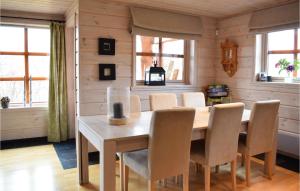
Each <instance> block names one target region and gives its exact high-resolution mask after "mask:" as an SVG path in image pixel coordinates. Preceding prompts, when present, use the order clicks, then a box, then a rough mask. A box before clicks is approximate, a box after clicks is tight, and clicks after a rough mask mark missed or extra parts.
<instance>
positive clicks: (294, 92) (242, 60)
mask: <svg viewBox="0 0 300 191" xmlns="http://www.w3.org/2000/svg"><path fill="white" fill-rule="evenodd" d="M249 19H250V15H249V14H245V15H241V16H237V17H233V18H228V19H224V20H220V21H219V22H218V37H217V62H216V65H215V69H216V82H218V83H225V84H228V85H229V87H230V89H231V91H232V97H233V100H234V101H242V102H244V103H245V104H246V106H247V108H251V106H252V104H253V102H255V101H257V100H268V99H279V100H280V101H281V105H280V110H279V116H280V122H279V124H280V127H279V129H280V131H284V132H288V133H292V134H294V135H296V136H298V137H299V130H300V127H299V125H300V123H299V116H300V114H299V111H300V109H299V105H300V103H299V95H300V85H299V84H280V83H259V82H255V81H254V80H253V76H254V69H255V68H254V67H255V61H254V57H255V35H254V34H249V33H248V22H249ZM226 38H228V39H229V40H232V41H234V42H236V43H237V44H238V45H239V48H238V71H237V73H236V74H235V75H234V76H233V77H232V78H229V77H228V76H227V75H226V73H225V72H224V71H223V68H222V66H221V62H220V60H221V48H220V43H221V42H223V41H224V40H225V39H226Z"/></svg>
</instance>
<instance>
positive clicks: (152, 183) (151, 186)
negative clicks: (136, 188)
mask: <svg viewBox="0 0 300 191" xmlns="http://www.w3.org/2000/svg"><path fill="white" fill-rule="evenodd" d="M148 191H155V181H153V180H148Z"/></svg>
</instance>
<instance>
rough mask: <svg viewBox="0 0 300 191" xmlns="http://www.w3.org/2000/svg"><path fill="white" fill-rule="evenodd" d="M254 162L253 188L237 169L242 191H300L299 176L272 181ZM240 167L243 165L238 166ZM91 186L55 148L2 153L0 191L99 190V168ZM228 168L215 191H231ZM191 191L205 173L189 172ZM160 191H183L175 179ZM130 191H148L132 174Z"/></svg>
mask: <svg viewBox="0 0 300 191" xmlns="http://www.w3.org/2000/svg"><path fill="white" fill-rule="evenodd" d="M258 162H259V161H257V160H256V161H253V162H252V166H253V169H252V176H251V178H252V182H253V183H252V186H251V187H250V188H247V187H246V186H245V182H244V181H243V179H244V175H243V174H244V170H243V168H242V167H239V169H238V180H237V183H238V189H237V190H239V191H241V190H243V191H299V174H298V173H295V172H291V171H288V170H285V169H283V168H280V167H277V168H276V174H275V175H274V177H273V179H272V180H268V179H267V178H265V177H263V173H262V170H263V166H262V165H261V164H259V163H258ZM238 166H240V165H238ZM89 168H90V184H87V185H85V186H80V185H78V180H77V176H78V173H77V169H76V168H74V169H69V170H63V168H62V167H61V164H60V162H59V159H58V157H57V155H56V153H55V150H54V148H53V146H52V145H46V146H36V147H28V148H21V149H9V150H1V151H0V191H54V190H55V191H58V190H63V191H65V190H66V191H68V190H70V191H71V190H98V185H99V181H98V180H99V165H91V166H90V167H89ZM229 169H230V167H229V166H222V167H221V168H220V172H219V173H218V174H215V173H212V185H211V188H212V189H211V190H212V191H226V190H231V186H230V185H231V184H230V173H229ZM116 172H117V176H116V182H117V190H119V184H118V183H119V172H118V164H117V163H116ZM190 176H191V177H190V190H203V171H200V172H198V173H195V172H194V171H193V168H191V172H190ZM158 188H159V190H162V191H167V190H181V189H180V187H179V185H176V184H175V183H174V181H173V180H172V179H170V180H169V181H168V182H167V185H166V187H164V186H163V185H161V184H158ZM129 190H134V191H135V190H136V191H144V190H145V191H146V190H147V182H146V181H145V180H144V179H143V178H142V177H139V176H138V175H136V174H135V173H133V172H130V178H129Z"/></svg>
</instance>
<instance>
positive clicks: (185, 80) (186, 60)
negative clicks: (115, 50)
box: [134, 37, 190, 85]
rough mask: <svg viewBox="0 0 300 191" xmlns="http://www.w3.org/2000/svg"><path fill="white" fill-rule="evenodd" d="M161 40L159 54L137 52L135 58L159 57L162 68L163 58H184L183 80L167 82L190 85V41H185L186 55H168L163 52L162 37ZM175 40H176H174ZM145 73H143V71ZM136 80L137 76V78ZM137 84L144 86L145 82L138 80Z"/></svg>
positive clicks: (169, 81)
mask: <svg viewBox="0 0 300 191" xmlns="http://www.w3.org/2000/svg"><path fill="white" fill-rule="evenodd" d="M158 38H159V43H158V45H159V52H158V53H153V52H135V56H149V57H158V59H159V66H161V63H162V58H163V57H170V58H183V59H184V66H183V71H182V80H167V83H170V84H182V85H184V84H188V83H189V82H188V80H189V77H188V73H189V61H190V59H189V48H188V47H189V44H190V43H189V42H188V40H184V54H166V53H163V52H162V44H163V42H162V37H158ZM174 40H175V39H174ZM174 40H173V39H170V40H166V41H164V42H171V41H174ZM176 40H177V39H176ZM135 43H136V41H134V46H135ZM142 72H143V71H142ZM135 78H136V76H135ZM136 83H137V84H143V80H136Z"/></svg>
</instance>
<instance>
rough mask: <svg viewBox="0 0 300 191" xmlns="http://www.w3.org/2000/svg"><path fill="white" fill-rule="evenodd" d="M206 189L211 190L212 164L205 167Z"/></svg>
mask: <svg viewBox="0 0 300 191" xmlns="http://www.w3.org/2000/svg"><path fill="white" fill-rule="evenodd" d="M204 190H205V191H210V166H208V165H207V166H205V167H204Z"/></svg>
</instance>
